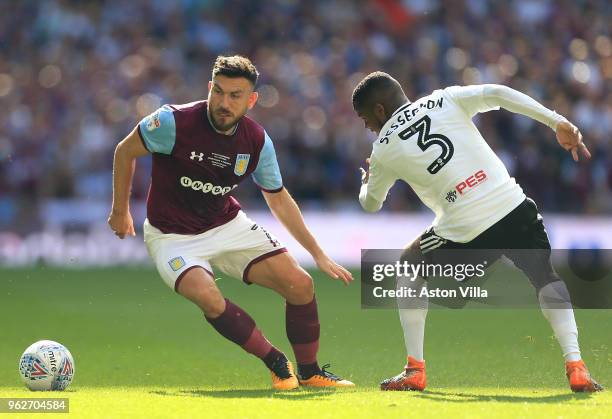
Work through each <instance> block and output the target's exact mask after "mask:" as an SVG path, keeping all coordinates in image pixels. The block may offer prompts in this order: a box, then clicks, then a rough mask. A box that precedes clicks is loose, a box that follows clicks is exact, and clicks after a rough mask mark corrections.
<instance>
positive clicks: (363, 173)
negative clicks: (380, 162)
mask: <svg viewBox="0 0 612 419" xmlns="http://www.w3.org/2000/svg"><path fill="white" fill-rule="evenodd" d="M365 162H366V166H367V169H368V170H365V169H364V168H363V167H360V168H359V171H360V172H361V183H362V184H363V185H365V184H366V183H368V180H369V179H370V159H369V158H367V159H366V161H365Z"/></svg>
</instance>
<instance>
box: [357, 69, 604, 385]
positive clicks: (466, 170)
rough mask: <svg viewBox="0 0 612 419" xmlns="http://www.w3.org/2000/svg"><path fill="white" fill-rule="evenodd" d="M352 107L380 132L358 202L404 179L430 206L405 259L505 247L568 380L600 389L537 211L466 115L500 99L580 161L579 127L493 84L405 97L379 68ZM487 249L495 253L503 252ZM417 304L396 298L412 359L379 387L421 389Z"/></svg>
mask: <svg viewBox="0 0 612 419" xmlns="http://www.w3.org/2000/svg"><path fill="white" fill-rule="evenodd" d="M353 107H354V109H355V111H356V112H357V114H358V115H359V117H361V118H362V119H363V120H364V121H365V126H366V128H369V129H370V130H372V131H373V132H375V133H376V134H377V135H378V138H377V140H376V141H375V142H374V145H373V151H372V154H371V156H370V158H369V159H368V160H366V162H367V164H368V166H369V167H368V170H367V171H366V170H363V169H361V170H362V187H361V191H360V194H359V201H360V203H361V205H362V207H363V208H364V209H365V210H366V211H371V212H373V211H378V210H380V208H381V207H382V204H383V202H384V201H385V198H386V196H387V193H388V191H389V189H390V188H391V187H392V186H393V184H394V183H395V181H396V180H398V179H400V180H403V181H404V182H406V183H408V184H409V185H410V186H411V187H412V189H414V191H415V192H416V194H417V195H418V196H419V198H420V199H421V200H422V201H423V203H424V204H425V205H427V206H428V207H429V208H431V210H432V211H433V212H434V213H435V215H436V217H435V220H434V222H433V224H432V226H431V228H429V229H428V230H427V231H425V232H424V233H423V234H422V235H421V236H420V237H418V238H417V239H416V240H415V241H414V242H413V243H412V244H410V245H409V246H408V247H407V248H406V250H405V251H404V254H403V257H404V258H405V260H407V261H410V262H412V263H418V262H419V261H423V260H424V261H428V255H435V254H436V252H435V251H434V250H435V249H489V250H487V252H491V250H490V249H505V250H504V251H503V254H504V255H506V256H508V257H509V258H510V259H512V260H513V262H514V263H515V265H516V266H517V267H519V268H520V269H521V270H523V271H524V272H525V274H526V276H527V277H528V278H529V280H530V282H531V283H532V284H533V285H534V287H535V289H536V291H537V294H538V300H539V302H540V307H541V309H542V313H543V314H544V316H545V317H546V319H547V320H548V322H549V323H550V325H551V327H552V329H553V331H554V333H555V336H556V338H557V340H558V342H559V344H560V346H561V349H562V351H563V355H564V357H565V367H566V375H567V377H568V379H569V384H570V388H571V389H572V390H573V391H598V390H601V389H602V387H601V386H600V385H599V384H598V383H597V382H596V381H595V380H594V379H593V378H591V376H590V374H589V372H588V370H587V368H586V366H585V364H584V362H583V361H582V359H581V357H580V349H579V346H578V332H577V328H576V322H575V320H574V313H573V309H572V306H571V303H570V298H569V293H568V291H567V288H566V286H565V283H564V282H563V281H561V279H560V278H559V277H558V276H557V274H556V272H555V271H554V269H553V267H552V265H551V262H550V243H549V241H548V236H547V233H546V230H545V229H544V224H543V222H542V217H541V216H540V214H538V210H537V207H536V205H535V203H534V202H533V201H532V200H531V199H529V198H526V196H525V194H524V193H523V190H522V189H521V187H520V186H519V185H518V184H517V183H516V182H515V180H514V179H513V178H511V177H510V176H509V174H508V171H507V170H506V168H505V167H504V165H503V163H502V162H501V160H500V159H499V158H498V157H497V156H496V155H495V153H494V152H493V151H492V150H491V148H490V147H489V146H488V144H487V143H486V141H485V140H484V138H483V137H482V136H481V134H480V132H479V131H478V129H477V128H476V126H475V125H474V124H473V122H472V117H473V116H474V115H475V114H476V113H479V112H486V111H490V110H493V109H499V107H503V108H504V109H507V110H509V111H511V112H516V113H519V114H523V115H526V116H528V117H531V118H533V119H535V120H537V121H539V122H541V123H543V124H546V125H548V126H549V127H550V128H551V129H553V130H554V131H555V132H556V135H557V140H558V142H559V144H560V145H561V146H562V147H563V148H564V149H565V150H567V151H569V152H571V154H572V156H573V158H574V160H576V161H578V159H579V156H580V155H582V156H583V157H585V158H590V153H589V151H588V149H587V147H586V146H585V145H584V143H583V142H582V135H581V134H580V132H579V131H578V129H577V128H576V127H575V126H574V125H573V124H571V123H570V122H569V121H567V120H566V119H565V118H564V117H563V116H561V115H558V114H557V113H556V112H554V111H552V110H549V109H547V108H546V107H544V106H542V105H541V104H539V103H538V102H536V101H535V100H533V99H532V98H530V97H529V96H527V95H524V94H523V93H520V92H518V91H516V90H513V89H511V88H508V87H506V86H500V85H494V84H485V85H477V86H465V87H460V86H453V87H448V88H446V89H442V90H436V91H434V92H433V93H431V94H430V95H429V96H426V97H423V98H421V99H419V100H417V101H416V102H410V101H409V100H408V98H407V97H406V95H405V93H404V91H403V89H402V87H401V86H400V84H399V83H398V82H397V81H396V80H395V79H394V78H393V77H391V76H390V75H388V74H386V73H383V72H375V73H371V74H370V75H368V76H366V77H365V78H364V79H363V80H362V81H361V82H360V83H359V84H358V85H357V87H356V88H355V90H354V92H353ZM516 249H540V250H537V251H533V252H529V253H530V256H528V257H527V258H525V257H524V254H525V252H520V251H518V250H516ZM430 252H431V253H430ZM438 253H439V252H438ZM488 254H491V253H488ZM493 255H494V258H498V257H500V256H501V253H493ZM520 255H523V256H522V257H521V256H520ZM430 257H431V256H430ZM402 280H405V278H403V279H402V278H398V281H402ZM411 281H412V282H413V283H421V284H423V285H424V286H426V283H425V282H424V279H423V278H410V281H407V282H405V284H408V283H410V282H411ZM420 303H421V304H420V305H419V304H415V305H414V306H409V307H402V306H400V320H401V324H402V328H403V331H404V340H405V344H406V351H407V360H408V362H407V365H406V367H405V370H404V371H403V372H402V373H401V374H399V375H397V376H395V377H392V378H390V379H387V380H385V381H383V382H382V383H381V389H383V390H423V389H424V388H425V385H426V377H425V361H424V359H423V339H424V329H425V318H426V315H427V300H426V299H425V300H424V301H421V302H420Z"/></svg>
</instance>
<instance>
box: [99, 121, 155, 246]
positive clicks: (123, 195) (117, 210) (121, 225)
mask: <svg viewBox="0 0 612 419" xmlns="http://www.w3.org/2000/svg"><path fill="white" fill-rule="evenodd" d="M148 153H149V152H148V151H147V149H146V148H145V147H144V145H143V143H142V140H141V139H140V137H139V134H138V130H137V128H134V129H133V130H132V132H131V133H130V134H129V135H128V136H127V137H125V139H123V141H121V142H120V143H119V144H118V145H117V147H116V148H115V158H114V161H113V204H112V209H111V213H110V215H109V217H108V224H109V225H110V228H111V229H112V230H113V231H114V232H115V235H116V236H117V237H119V238H120V239H123V238H124V237H125V236H126V235H130V236H135V235H136V233H135V232H134V222H133V220H132V215H131V214H130V191H131V188H132V178H133V177H134V169H135V167H136V158H137V157H140V156H144V155H146V154H148Z"/></svg>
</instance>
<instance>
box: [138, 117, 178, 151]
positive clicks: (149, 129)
mask: <svg viewBox="0 0 612 419" xmlns="http://www.w3.org/2000/svg"><path fill="white" fill-rule="evenodd" d="M138 132H139V133H140V137H141V138H142V141H143V143H144V146H145V147H146V149H147V150H149V151H150V152H151V153H161V154H171V153H172V149H173V148H174V144H175V143H176V123H175V121H174V111H173V110H172V108H171V107H170V106H169V105H164V106H162V107H161V108H159V109H158V110H156V111H155V112H153V113H152V114H151V115H149V116H146V117H144V118H143V119H142V121H140V122H139V123H138Z"/></svg>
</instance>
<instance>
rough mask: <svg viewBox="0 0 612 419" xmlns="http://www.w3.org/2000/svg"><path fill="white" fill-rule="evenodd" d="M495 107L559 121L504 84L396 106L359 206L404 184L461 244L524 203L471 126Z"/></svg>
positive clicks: (439, 93)
mask: <svg viewBox="0 0 612 419" xmlns="http://www.w3.org/2000/svg"><path fill="white" fill-rule="evenodd" d="M501 88H503V89H501ZM486 89H489V90H486ZM508 91H511V94H512V95H514V96H512V95H510V94H509V93H508ZM502 93H503V95H502ZM523 97H524V98H527V99H528V100H526V99H524V98H523ZM509 98H510V99H512V100H509ZM504 100H509V101H508V102H507V103H508V104H509V105H508V106H506V102H504ZM500 104H501V105H502V106H504V108H508V109H510V110H513V111H515V112H520V113H523V114H526V115H527V114H529V116H532V117H535V118H536V119H538V120H540V121H541V122H544V123H547V124H549V126H551V127H556V124H557V123H558V122H559V121H560V120H563V119H564V118H563V117H561V116H560V115H558V114H556V113H555V112H554V111H550V110H548V109H546V108H545V107H543V106H542V105H540V104H539V103H537V102H535V101H534V100H533V99H531V98H529V97H528V96H526V95H523V94H522V93H519V92H516V91H514V90H512V89H509V88H506V87H505V86H496V85H479V86H465V87H462V86H452V87H448V88H446V89H443V90H436V91H434V92H433V93H432V94H431V95H429V96H426V97H423V98H421V99H419V100H417V101H416V102H412V103H407V104H405V105H403V106H401V107H400V108H399V109H397V110H396V111H395V113H394V114H393V116H392V117H391V118H390V119H389V120H388V121H387V123H386V124H385V125H384V126H383V128H382V130H381V132H380V135H379V137H378V139H377V140H376V142H375V143H374V146H373V151H372V155H371V157H370V159H371V163H370V177H369V181H368V183H367V185H364V189H365V192H364V190H362V196H360V200H361V201H362V202H363V200H362V198H363V197H364V195H365V196H367V197H371V198H373V199H375V200H376V201H378V202H379V203H380V202H383V201H384V200H385V198H386V196H387V193H388V191H389V189H390V188H391V186H393V184H394V183H395V181H396V180H398V179H400V180H403V181H405V182H406V183H408V184H409V185H410V186H411V187H412V188H413V189H414V191H415V192H416V194H417V195H418V196H419V198H420V199H421V200H422V201H423V203H424V204H425V205H427V206H428V207H429V208H430V209H431V210H432V211H433V212H434V213H435V215H436V217H435V220H434V221H433V224H432V226H433V228H434V231H435V233H436V234H437V235H439V236H441V237H444V238H445V239H448V240H452V241H455V242H460V243H465V242H468V241H470V240H472V239H474V238H475V237H476V236H478V235H479V234H480V233H482V232H483V231H485V230H486V229H487V228H489V227H490V226H492V225H493V224H495V223H496V222H497V221H499V220H501V219H502V218H503V217H504V216H505V215H507V214H508V213H509V212H511V211H512V210H513V209H514V208H516V207H517V206H518V205H519V204H520V203H521V202H523V200H524V199H525V194H524V193H523V190H522V189H521V187H520V186H519V185H518V184H517V183H516V181H515V180H514V178H512V177H510V175H509V174H508V171H507V170H506V167H505V166H504V164H503V163H502V162H501V160H500V159H499V158H498V157H497V155H496V154H495V153H494V152H493V150H491V148H490V147H489V145H488V144H487V142H486V141H485V140H484V138H483V137H482V135H481V134H480V132H479V131H478V129H477V128H476V126H475V125H474V123H473V122H472V117H473V116H474V115H475V114H476V113H479V112H487V111H489V110H493V109H499V105H500ZM519 105H520V106H519ZM536 105H537V106H536ZM521 106H522V108H521ZM514 108H516V109H514ZM530 112H531V113H532V114H530ZM534 114H535V116H534Z"/></svg>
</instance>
